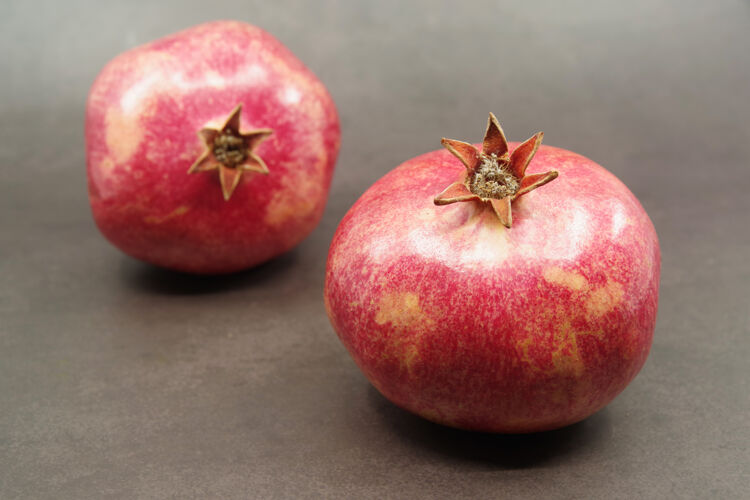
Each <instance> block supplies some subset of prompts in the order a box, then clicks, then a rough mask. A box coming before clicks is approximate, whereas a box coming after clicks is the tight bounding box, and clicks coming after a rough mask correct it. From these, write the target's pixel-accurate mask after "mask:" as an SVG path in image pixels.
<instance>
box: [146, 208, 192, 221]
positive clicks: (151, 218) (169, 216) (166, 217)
mask: <svg viewBox="0 0 750 500" xmlns="http://www.w3.org/2000/svg"><path fill="white" fill-rule="evenodd" d="M189 210H190V207H188V206H187V205H180V206H179V207H177V208H175V209H174V210H172V211H171V212H169V213H168V214H167V215H162V216H158V215H147V216H146V217H144V218H143V222H146V223H147V224H161V223H162V222H166V221H168V220H169V219H173V218H175V217H179V216H180V215H185V214H186V213H188V211H189Z"/></svg>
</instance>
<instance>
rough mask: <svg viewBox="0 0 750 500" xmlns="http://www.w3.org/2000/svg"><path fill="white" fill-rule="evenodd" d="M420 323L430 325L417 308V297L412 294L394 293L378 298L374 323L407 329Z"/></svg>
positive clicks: (428, 320) (420, 309)
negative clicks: (423, 322) (389, 324)
mask: <svg viewBox="0 0 750 500" xmlns="http://www.w3.org/2000/svg"><path fill="white" fill-rule="evenodd" d="M420 321H425V323H432V321H431V320H430V319H429V318H428V317H427V316H425V314H424V312H423V311H422V308H421V307H420V306H419V296H418V295H417V294H416V293H413V292H394V293H389V294H386V295H384V296H383V297H381V298H380V302H379V304H378V312H377V313H376V314H375V323H377V324H379V325H383V324H385V323H391V324H392V325H393V326H396V327H409V326H412V325H417V324H419V322H420Z"/></svg>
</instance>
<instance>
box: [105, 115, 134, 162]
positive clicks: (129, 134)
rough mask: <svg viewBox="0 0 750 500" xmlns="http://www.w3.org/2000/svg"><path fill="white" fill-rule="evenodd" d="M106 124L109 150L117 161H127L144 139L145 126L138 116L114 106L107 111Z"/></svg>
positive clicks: (106, 138)
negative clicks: (141, 124)
mask: <svg viewBox="0 0 750 500" xmlns="http://www.w3.org/2000/svg"><path fill="white" fill-rule="evenodd" d="M105 126H106V135H105V140H106V143H107V148H108V149H109V152H110V153H111V154H112V156H113V157H114V161H115V162H116V163H125V162H126V161H128V160H129V159H130V157H131V156H132V155H133V154H134V153H135V152H136V151H137V150H138V146H140V144H141V141H142V140H143V128H142V127H141V126H140V123H139V122H138V118H137V117H135V116H129V115H126V114H124V113H123V112H122V111H121V110H120V109H119V108H117V107H113V108H110V109H109V110H108V111H107V115H106V117H105Z"/></svg>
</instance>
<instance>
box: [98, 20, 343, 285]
mask: <svg viewBox="0 0 750 500" xmlns="http://www.w3.org/2000/svg"><path fill="white" fill-rule="evenodd" d="M238 105H241V106H242V111H241V115H240V127H241V130H242V131H253V130H257V129H271V130H272V131H273V133H272V134H271V135H270V136H269V137H268V138H267V139H265V140H264V141H263V142H261V143H260V144H259V145H258V146H257V147H256V148H255V150H254V153H256V154H257V155H258V156H259V157H261V158H262V160H264V161H265V164H266V165H267V166H268V171H269V173H268V175H262V174H260V173H256V172H244V173H243V174H242V176H241V178H240V181H239V184H238V185H237V187H236V189H235V190H234V192H233V193H232V194H231V197H230V198H229V199H228V200H226V201H225V199H224V197H223V196H222V187H221V185H220V182H219V175H218V171H211V172H196V173H194V174H188V170H189V169H190V168H191V165H192V164H193V163H194V162H196V160H197V159H198V158H199V156H200V155H201V154H202V153H203V152H204V151H206V144H204V142H202V140H201V138H200V137H199V136H198V135H197V133H198V131H200V130H201V129H202V128H204V127H221V124H222V123H223V122H224V121H225V120H226V119H227V117H228V116H229V115H230V113H231V112H232V110H233V109H234V108H236V107H237V106H238ZM339 143H340V128H339V120H338V115H337V112H336V108H335V105H334V103H333V100H332V99H331V97H330V95H329V94H328V92H327V90H326V89H325V87H324V86H323V84H322V83H321V82H320V81H319V80H318V79H317V78H316V77H315V75H314V74H313V73H312V72H311V71H309V70H308V69H307V68H306V67H305V66H304V65H303V63H302V62H300V61H299V60H298V59H297V58H296V57H295V56H294V55H293V54H292V53H291V52H290V51H289V50H288V49H287V48H285V47H284V46H283V45H282V44H281V43H280V42H279V41H278V40H276V39H275V38H273V37H272V36H271V35H270V34H268V33H266V32H265V31H263V30H261V29H259V28H257V27H254V26H251V25H248V24H244V23H240V22H233V21H217V22H211V23H207V24H202V25H199V26H195V27H193V28H190V29H187V30H185V31H182V32H179V33H176V34H173V35H170V36H167V37H165V38H162V39H159V40H156V41H154V42H151V43H148V44H146V45H143V46H140V47H137V48H135V49H133V50H129V51H127V52H125V53H123V54H121V55H119V56H117V57H116V58H115V59H113V60H112V61H110V62H109V63H108V64H107V65H106V66H105V68H104V69H103V70H102V71H101V73H100V74H99V75H98V77H97V78H96V81H95V82H94V84H93V86H92V88H91V91H90V93H89V98H88V103H87V107H86V159H87V174H88V186H89V200H90V203H91V209H92V212H93V216H94V220H95V221H96V224H97V226H98V227H99V229H100V230H101V232H102V233H103V234H104V236H106V238H107V239H108V240H109V241H110V242H112V243H113V244H114V245H115V246H117V247H118V248H120V249H121V250H122V251H124V252H125V253H127V254H129V255H131V256H133V257H136V258H138V259H141V260H144V261H147V262H150V263H153V264H156V265H159V266H163V267H167V268H171V269H175V270H180V271H186V272H192V273H208V274H213V273H228V272H233V271H238V270H241V269H245V268H249V267H252V266H254V265H256V264H259V263H261V262H264V261H266V260H268V259H270V258H272V257H274V256H277V255H279V254H281V253H283V252H285V251H287V250H289V249H291V248H292V247H294V246H295V245H297V244H298V243H299V242H300V241H301V240H302V239H304V238H305V237H306V236H307V235H308V234H309V233H310V232H311V231H312V230H313V229H314V228H315V226H316V225H317V224H318V222H319V221H320V218H321V216H322V213H323V210H324V208H325V203H326V199H327V197H328V190H329V186H330V182H331V177H332V175H333V168H334V164H335V161H336V157H337V154H338V150H339Z"/></svg>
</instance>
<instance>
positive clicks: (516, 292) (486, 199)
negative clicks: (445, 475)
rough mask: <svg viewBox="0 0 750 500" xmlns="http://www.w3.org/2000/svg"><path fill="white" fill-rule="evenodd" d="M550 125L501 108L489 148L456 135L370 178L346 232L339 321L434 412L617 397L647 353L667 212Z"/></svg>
mask: <svg viewBox="0 0 750 500" xmlns="http://www.w3.org/2000/svg"><path fill="white" fill-rule="evenodd" d="M541 139H542V134H541V133H540V134H537V135H535V136H534V137H532V138H531V139H529V140H528V141H526V142H524V143H522V144H520V145H519V144H516V143H510V144H508V143H507V142H506V139H505V136H504V134H503V131H502V129H501V128H500V125H499V124H498V123H497V121H496V119H495V118H494V116H492V115H490V120H489V123H488V127H487V132H486V134H485V138H484V141H483V143H482V146H481V148H482V149H481V151H479V150H478V149H477V148H478V145H477V146H474V145H471V144H467V143H463V142H460V141H453V140H448V139H443V144H444V146H445V147H446V148H447V149H448V151H445V150H440V151H433V152H431V153H427V154H424V155H422V156H418V157H416V158H414V159H412V160H409V161H407V162H406V163H404V164H402V165H401V166H399V167H398V168H396V169H394V170H393V171H391V172H390V173H388V174H387V175H386V176H385V177H383V178H381V179H380V180H379V181H377V182H376V183H375V184H374V185H373V186H372V187H371V188H370V189H368V190H367V192H365V194H364V195H362V197H361V198H360V199H359V200H358V201H357V202H356V203H355V205H354V206H353V207H352V208H351V209H350V210H349V212H348V213H347V214H346V216H345V217H344V219H343V220H342V222H341V224H340V226H339V228H338V230H337V231H336V234H335V236H334V238H333V241H332V243H331V249H330V253H329V256H328V264H327V271H326V284H325V300H326V309H327V311H328V315H329V317H330V319H331V322H332V324H333V326H334V329H335V330H336V332H337V333H338V336H339V338H340V339H341V341H342V342H343V344H344V345H345V346H346V348H347V349H348V350H349V352H350V353H351V355H352V357H353V358H354V360H355V362H356V363H357V365H358V366H359V367H360V368H361V369H362V371H363V372H364V374H365V375H366V376H367V378H368V379H369V380H370V381H371V382H372V384H373V385H374V386H375V387H376V388H377V389H378V390H379V391H380V392H381V393H382V394H383V395H385V396H386V397H387V398H388V399H390V400H391V401H393V402H394V403H395V404H397V405H399V406H401V407H403V408H405V409H407V410H409V411H411V412H413V413H416V414H418V415H421V416H422V417H424V418H426V419H429V420H432V421H434V422H437V423H440V424H445V425H449V426H454V427H459V428H464V429H471V430H480V431H490V432H506V433H522V432H534V431H542V430H548V429H554V428H558V427H562V426H565V425H568V424H572V423H574V422H577V421H579V420H582V419H584V418H586V417H587V416H589V415H591V414H592V413H594V412H596V411H597V410H599V409H600V408H602V407H603V406H604V405H606V404H607V403H608V402H610V401H611V400H612V399H613V398H614V397H615V396H616V395H617V394H618V393H620V391H622V390H623V389H624V388H625V386H626V385H627V384H628V383H629V382H630V381H631V380H632V379H633V378H634V377H635V375H636V374H637V373H638V371H639V370H640V369H641V367H642V366H643V364H644V362H645V360H646V357H647V355H648V352H649V349H650V346H651V340H652V337H653V330H654V322H655V318H656V308H657V299H658V288H659V268H660V253H659V244H658V240H657V237H656V232H655V231H654V227H653V225H652V224H651V221H650V220H649V218H648V216H647V215H646V212H645V211H644V210H643V208H642V207H641V205H640V204H639V202H638V200H636V198H635V197H634V196H633V194H632V193H631V192H630V191H628V189H627V188H626V187H625V186H624V185H623V184H622V183H621V182H620V181H619V180H618V179H617V178H616V177H615V176H614V175H612V174H611V173H609V172H608V171H606V170H605V169H604V168H602V167H600V166H599V165H597V164H596V163H594V162H593V161H591V160H589V159H587V158H584V157H583V156H580V155H578V154H575V153H573V152H570V151H566V150H564V149H558V148H554V147H549V146H541V147H540V146H539V144H540V142H541ZM451 153H452V154H453V155H454V156H456V157H458V159H459V160H460V162H459V161H457V160H456V158H454V157H453V156H451ZM532 157H533V161H531V159H532ZM462 164H463V165H462ZM527 167H528V168H527ZM558 173H559V177H558ZM550 181H554V182H550ZM547 183H549V184H547ZM545 184H547V185H546V186H544V187H543V188H541V189H536V190H534V189H535V188H538V187H540V186H543V185H545ZM532 190H533V191H532ZM511 208H512V213H511Z"/></svg>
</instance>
